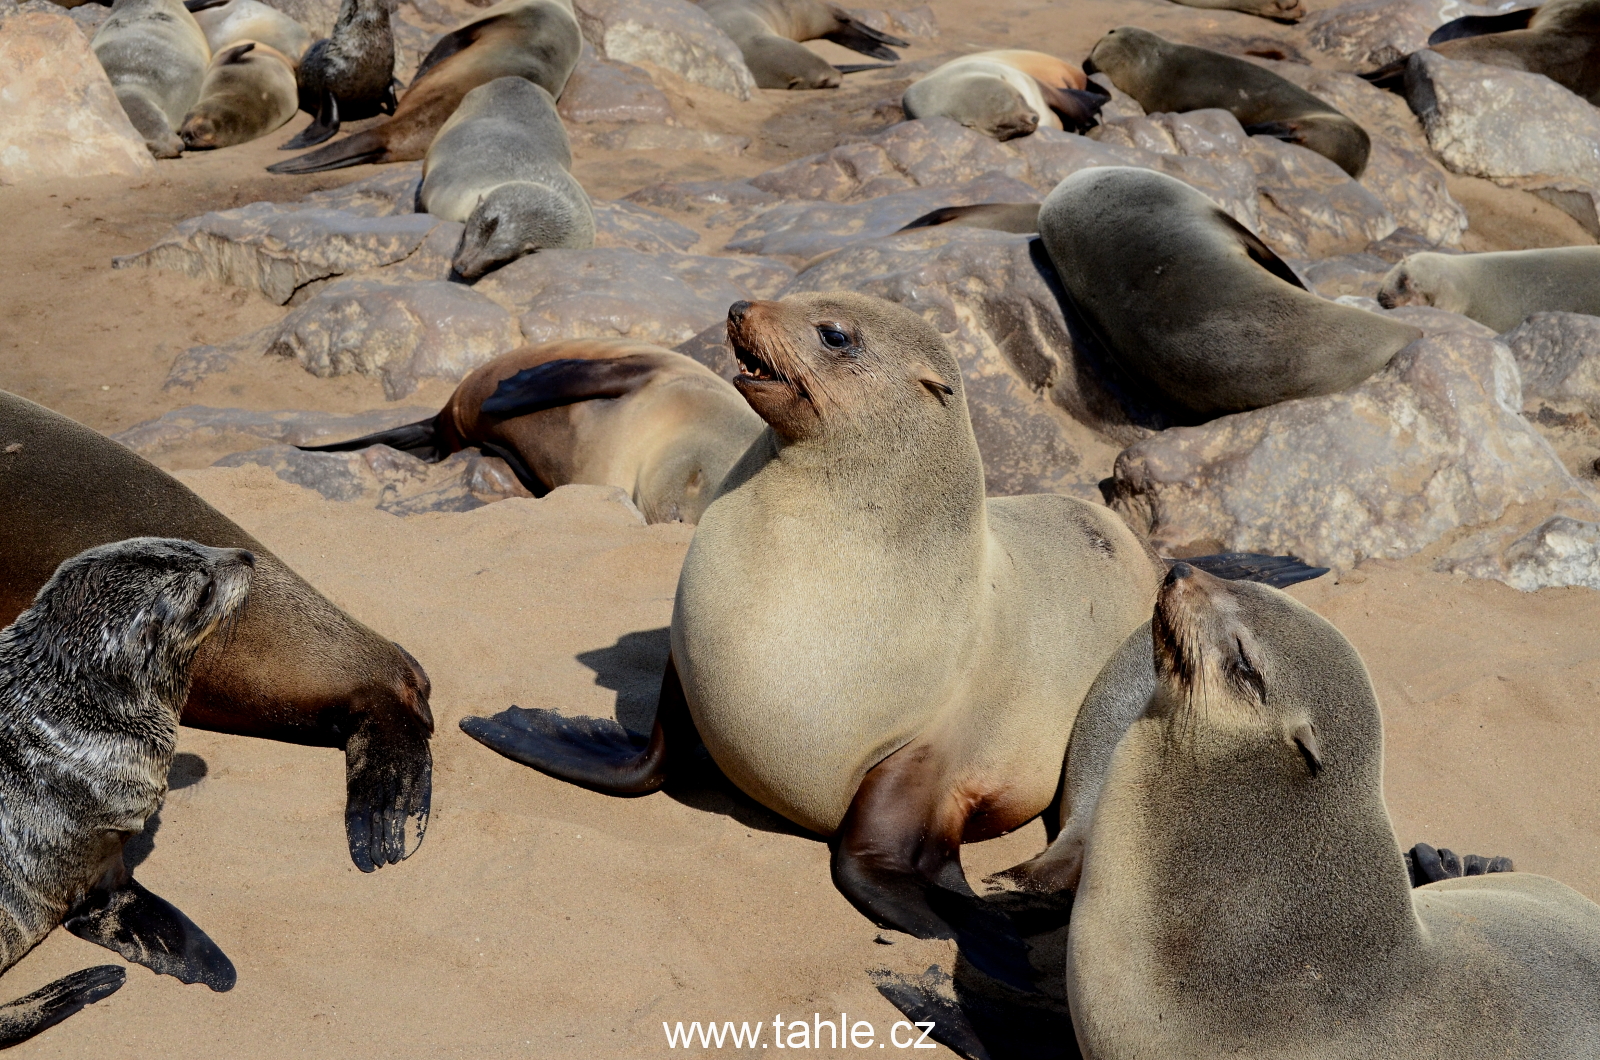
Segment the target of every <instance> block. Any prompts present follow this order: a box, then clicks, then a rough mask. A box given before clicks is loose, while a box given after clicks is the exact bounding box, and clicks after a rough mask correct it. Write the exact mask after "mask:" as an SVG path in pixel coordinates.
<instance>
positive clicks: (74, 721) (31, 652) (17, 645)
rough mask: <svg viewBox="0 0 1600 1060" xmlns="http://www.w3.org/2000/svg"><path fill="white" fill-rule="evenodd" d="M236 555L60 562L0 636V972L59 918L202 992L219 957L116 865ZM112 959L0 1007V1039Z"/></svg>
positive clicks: (222, 616)
mask: <svg viewBox="0 0 1600 1060" xmlns="http://www.w3.org/2000/svg"><path fill="white" fill-rule="evenodd" d="M254 563H255V558H254V557H253V556H252V555H251V554H250V553H249V552H247V551H245V550H243V549H235V548H230V549H216V548H206V547H205V546H203V545H197V544H195V543H194V542H192V541H171V540H163V539H160V538H136V539H133V540H130V541H120V542H117V543H115V544H110V545H102V546H100V547H98V548H93V549H89V550H88V551H86V552H84V553H82V554H81V555H78V556H74V557H72V558H70V559H68V560H66V561H65V562H64V563H62V564H61V566H60V568H59V569H58V570H56V571H55V572H54V573H53V574H52V575H51V576H50V580H49V581H48V582H46V583H45V585H44V587H43V588H41V589H40V590H39V594H38V596H37V597H35V598H34V600H33V602H32V604H31V605H30V606H29V607H28V608H27V610H25V611H23V612H22V614H21V615H19V616H17V619H16V621H15V622H13V623H12V624H11V625H10V626H8V627H7V628H6V629H4V630H0V722H3V724H0V734H3V735H0V806H4V808H5V822H4V823H5V827H4V828H0V969H4V968H10V967H11V966H12V965H13V964H15V963H16V962H17V961H18V960H20V959H21V958H22V956H23V954H25V953H27V952H28V951H29V950H30V949H32V948H33V947H34V946H36V945H37V944H38V943H39V942H40V941H41V940H42V939H43V938H44V937H45V936H46V935H48V934H49V933H50V931H51V930H52V929H53V928H54V927H55V926H56V925H57V924H60V923H62V922H63V921H65V923H66V927H67V930H69V931H71V932H72V933H73V934H75V935H78V936H80V937H82V938H85V939H88V940H89V941H91V942H97V943H99V944H100V945H102V946H106V947H108V948H110V949H113V950H116V951H117V952H118V953H120V954H122V956H124V957H126V958H127V959H128V960H130V961H134V962H136V963H139V964H143V965H146V966H148V967H150V968H152V969H153V970H155V971H157V972H162V973H165V974H168V975H173V976H176V977H178V978H179V979H182V980H183V981H184V982H186V983H196V982H203V983H205V984H206V985H208V986H210V987H211V988H212V989H213V990H227V989H229V988H230V987H232V986H233V983H234V969H233V965H232V964H231V963H230V962H229V961H228V958H227V957H226V956H224V955H223V953H222V951H221V950H219V949H218V948H217V947H216V944H215V943H213V942H212V941H211V940H210V939H209V938H207V937H206V935H205V933H204V932H202V931H201V930H200V929H199V928H197V927H195V926H194V924H193V923H191V922H190V921H189V919H188V918H187V917H185V916H184V915H183V914H182V913H180V912H178V910H176V909H174V908H173V907H172V906H171V905H170V904H168V903H167V902H165V901H163V900H162V899H160V898H157V897H156V896H155V895H153V894H151V893H150V892H149V891H147V890H145V889H144V888H143V887H141V886H140V885H139V884H138V883H137V882H135V881H134V880H133V878H132V875H131V873H130V872H129V871H128V868H127V866H126V865H125V863H124V862H123V859H122V851H123V847H124V846H125V845H126V844H127V841H128V840H129V839H130V838H132V837H133V836H135V835H138V834H139V833H140V832H141V831H143V830H144V826H145V821H146V820H147V819H148V818H149V817H150V815H151V814H153V813H155V812H156V811H157V810H158V809H160V808H161V802H162V799H164V798H165V797H166V793H167V773H168V771H169V770H170V769H171V767H172V754H173V751H174V749H175V748H176V746H177V738H178V712H179V711H180V710H181V709H182V707H183V702H184V700H185V699H186V698H187V697H188V693H189V681H190V666H191V663H192V661H193V659H194V657H195V652H196V650H197V649H198V648H199V647H200V645H201V644H202V642H204V641H205V640H206V638H207V637H209V636H210V635H211V634H212V633H213V632H214V631H215V630H216V629H217V627H218V626H220V625H222V624H224V623H226V622H228V621H229V620H230V619H231V618H232V617H233V616H235V615H236V614H237V613H238V612H239V609H240V608H241V607H242V606H243V605H244V602H245V597H246V594H247V593H248V592H249V588H250V574H251V568H252V567H253V566H254ZM124 979H125V973H124V972H123V970H122V969H121V968H119V967H116V966H114V965H102V966H100V967H97V968H88V969H84V970H83V971H80V972H75V973H73V974H72V975H70V976H67V977H66V978H64V979H59V980H57V981H56V982H54V983H51V984H50V985H49V986H47V987H45V988H44V989H43V990H41V991H38V992H36V993H34V994H30V995H29V996H28V997H25V998H22V999H20V1000H18V1001H14V1002H12V1003H11V1004H10V1005H6V1006H5V1007H3V1008H0V1046H9V1045H15V1044H16V1043H17V1042H19V1041H22V1040H23V1039H25V1038H29V1037H32V1036H33V1035H35V1034H37V1033H39V1032H40V1031H42V1030H44V1029H45V1028H46V1027H49V1026H51V1025H52V1024H55V1023H58V1022H60V1021H61V1020H63V1019H65V1018H66V1017H68V1016H70V1015H72V1013H74V1012H76V1011H78V1010H79V1009H81V1008H82V1007H83V1006H84V1005H87V1004H90V1003H92V1002H94V1001H97V1000H99V999H100V998H102V997H105V996H106V995H107V994H110V993H112V992H113V991H115V990H116V989H117V988H118V987H120V986H121V985H122V983H123V981H124Z"/></svg>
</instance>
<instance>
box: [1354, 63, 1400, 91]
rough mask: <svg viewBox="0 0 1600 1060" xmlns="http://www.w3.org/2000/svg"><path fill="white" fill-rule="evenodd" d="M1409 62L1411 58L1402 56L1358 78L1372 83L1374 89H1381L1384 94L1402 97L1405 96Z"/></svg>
mask: <svg viewBox="0 0 1600 1060" xmlns="http://www.w3.org/2000/svg"><path fill="white" fill-rule="evenodd" d="M1410 60H1411V56H1409V55H1402V56H1401V57H1400V58H1398V59H1396V60H1395V61H1394V62H1392V63H1388V64H1387V65H1384V66H1380V67H1378V68H1377V69H1376V70H1370V71H1368V72H1367V73H1364V74H1360V75H1359V76H1360V77H1362V78H1363V79H1365V80H1367V81H1370V82H1372V84H1373V85H1374V86H1375V87H1377V88H1381V89H1383V90H1384V91H1385V92H1393V93H1395V94H1396V95H1400V96H1403V95H1405V94H1406V64H1407V63H1408V62H1409V61H1410Z"/></svg>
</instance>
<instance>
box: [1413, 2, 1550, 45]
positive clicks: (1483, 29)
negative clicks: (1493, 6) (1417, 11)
mask: <svg viewBox="0 0 1600 1060" xmlns="http://www.w3.org/2000/svg"><path fill="white" fill-rule="evenodd" d="M1538 10H1539V9H1538V8H1536V7H1525V8H1523V9H1522V10H1521V11H1507V12H1506V13H1505V14H1503V15H1466V16H1463V17H1462V18H1457V19H1452V20H1450V21H1449V22H1446V23H1445V24H1444V25H1442V26H1440V27H1439V28H1438V29H1436V30H1434V31H1433V32H1432V33H1430V34H1429V35H1428V47H1430V48H1431V47H1433V46H1434V45H1435V44H1443V43H1444V42H1445V41H1447V40H1465V39H1466V38H1468V37H1484V36H1488V35H1489V34H1491V33H1509V32H1511V31H1512V30H1515V29H1527V28H1528V24H1529V23H1530V22H1532V21H1533V15H1534V12H1535V11H1538Z"/></svg>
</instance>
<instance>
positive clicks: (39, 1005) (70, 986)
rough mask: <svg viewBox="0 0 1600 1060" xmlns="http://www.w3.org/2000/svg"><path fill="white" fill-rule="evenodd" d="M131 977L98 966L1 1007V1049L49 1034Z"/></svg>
mask: <svg viewBox="0 0 1600 1060" xmlns="http://www.w3.org/2000/svg"><path fill="white" fill-rule="evenodd" d="M127 981H128V973H127V972H126V971H124V970H123V969H122V968H120V967H118V966H117V965H115V964H98V965H95V966H94V967H93V968H84V969H83V970H81V971H77V972H73V973H72V974H71V975H64V976H62V977H61V978H60V979H57V980H56V981H55V982H53V983H47V984H45V985H44V986H42V987H40V988H39V989H38V990H35V991H34V992H33V993H31V994H25V995H23V996H22V997H19V998H17V999H16V1000H15V1001H13V1002H11V1004H9V1005H0V1049H9V1048H11V1047H12V1046H13V1045H17V1044H19V1043H21V1042H25V1041H27V1040H28V1039H29V1038H32V1037H33V1036H34V1035H35V1034H38V1033H39V1032H40V1031H44V1030H49V1029H50V1028H51V1027H54V1026H55V1025H56V1024H58V1023H60V1022H61V1021H62V1020H64V1019H66V1018H67V1017H68V1016H71V1015H73V1014H74V1013H76V1012H77V1011H78V1010H80V1009H83V1008H87V1007H88V1006H90V1005H92V1004H94V1003H95V1002H96V1001H99V1000H101V999H102V998H107V997H110V996H111V995H112V994H115V993H116V992H117V991H118V990H120V989H122V984H123V983H125V982H127Z"/></svg>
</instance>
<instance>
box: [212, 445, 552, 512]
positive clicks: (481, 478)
mask: <svg viewBox="0 0 1600 1060" xmlns="http://www.w3.org/2000/svg"><path fill="white" fill-rule="evenodd" d="M251 465H255V466H260V467H265V468H267V469H269V470H271V471H272V473H273V474H275V475H277V476H278V477H279V478H281V479H283V480H284V481H285V482H292V483H294V484H295V485H297V486H304V487H305V488H306V489H312V490H316V491H317V492H318V493H320V494H322V496H324V497H326V498H327V499H328V500H331V501H351V502H355V501H359V502H363V503H366V504H370V505H373V506H375V507H377V508H380V509H382V510H383V511H386V512H390V513H392V514H394V515H421V514H422V513H424V512H466V511H471V510H472V509H474V508H481V507H483V506H484V505H485V504H492V503H493V502H495V501H499V500H505V499H506V498H508V497H531V496H533V494H531V493H529V492H528V491H527V490H526V489H525V488H523V486H522V484H521V483H520V482H518V481H517V478H516V476H515V475H514V474H513V473H512V471H511V468H510V467H508V466H507V465H506V463H505V462H504V461H503V460H501V459H499V458H498V457H493V456H487V455H485V454H483V453H479V452H476V451H473V450H467V451H464V452H460V453H455V454H453V455H452V456H450V457H448V458H446V459H445V460H443V461H441V462H439V463H437V464H429V463H426V462H425V461H422V460H419V459H418V458H417V457H414V456H412V455H411V454H410V453H402V452H400V451H399V450H398V449H391V448H389V447H388V446H387V445H374V446H371V447H369V448H367V449H361V450H358V451H356V452H353V453H305V452H301V451H300V450H299V449H295V448H293V447H292V446H287V445H275V446H268V447H266V448H262V449H252V450H248V451H246V452H242V453H233V454H231V455H229V456H225V457H223V458H222V459H221V460H218V461H217V462H216V464H215V465H213V466H215V467H248V466H251Z"/></svg>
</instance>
